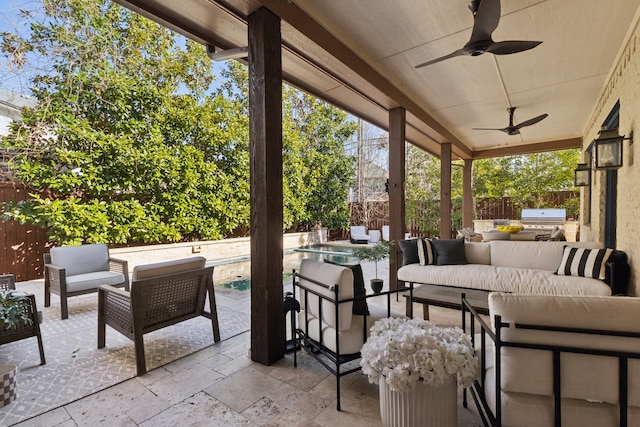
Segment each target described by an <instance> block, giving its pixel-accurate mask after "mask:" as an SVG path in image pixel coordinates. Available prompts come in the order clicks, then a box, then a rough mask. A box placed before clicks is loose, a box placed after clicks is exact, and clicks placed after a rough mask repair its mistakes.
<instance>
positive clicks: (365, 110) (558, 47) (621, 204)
mask: <svg viewBox="0 0 640 427" xmlns="http://www.w3.org/2000/svg"><path fill="white" fill-rule="evenodd" d="M117 2H118V3H120V4H122V5H124V6H126V7H129V8H131V9H132V10H134V11H137V12H139V13H141V14H143V15H145V16H147V17H149V18H151V19H153V20H155V21H157V22H159V23H161V24H163V25H166V26H167V27H169V28H171V29H173V30H175V31H178V32H179V33H181V34H184V35H185V36H187V37H189V38H192V39H194V40H197V41H199V42H200V43H202V44H203V45H206V46H207V48H208V49H209V52H211V55H212V57H214V58H225V57H226V58H227V59H228V58H235V59H238V60H240V61H245V62H246V63H247V64H248V67H249V76H250V83H251V84H250V88H251V89H250V111H251V116H250V134H251V149H250V150H251V212H252V213H251V218H252V221H251V222H252V226H251V236H252V240H251V259H252V266H251V276H252V290H251V296H250V301H246V303H247V304H246V305H245V306H244V308H245V309H246V310H247V313H248V314H250V332H244V333H241V334H240V335H237V336H235V337H233V338H230V339H228V340H225V341H223V342H222V343H220V344H218V345H214V346H211V347H208V348H207V349H205V350H202V351H200V352H197V353H195V354H194V355H191V356H189V357H186V358H184V359H180V360H178V361H176V362H173V363H171V364H169V365H166V366H163V367H161V368H159V369H156V370H153V371H151V372H150V373H149V374H148V375H145V376H143V377H138V378H135V379H131V380H128V381H126V382H124V383H122V384H119V385H117V386H115V387H112V388H109V389H107V390H105V391H103V392H100V393H97V394H95V395H92V396H89V397H87V398H85V399H82V400H79V401H77V402H73V403H70V404H68V405H66V406H65V407H62V408H59V409H56V410H54V411H53V412H50V413H47V414H46V415H43V418H40V419H34V420H32V421H28V422H26V423H24V425H41V424H42V423H45V420H46V424H53V425H56V424H61V425H64V424H66V423H68V424H70V425H73V423H76V424H78V425H89V424H92V423H93V422H95V421H96V419H94V418H92V416H94V415H95V416H96V417H98V419H110V420H113V419H116V417H117V415H115V413H116V412H119V410H120V412H122V413H123V414H125V415H123V417H125V416H126V418H123V424H131V423H133V424H139V425H145V423H146V425H170V424H175V423H177V422H181V423H184V420H185V419H189V418H188V417H189V416H190V414H191V408H192V407H193V406H194V404H195V403H197V402H202V401H209V403H210V405H200V406H206V407H207V408H209V409H208V410H210V411H211V412H207V413H206V414H198V416H202V417H203V419H209V420H211V419H214V420H224V421H220V423H223V422H224V423H227V424H232V425H235V424H239V425H242V424H243V423H244V424H248V423H249V422H254V423H255V424H258V425H269V423H271V424H273V425H279V424H280V423H282V424H284V423H285V422H287V423H289V424H291V423H293V424H304V425H330V424H333V425H335V424H336V423H342V424H344V423H348V425H378V424H379V422H380V421H379V418H378V416H377V415H378V412H377V405H378V400H377V387H376V386H374V385H371V384H368V383H367V382H366V378H364V377H363V376H361V375H354V376H353V379H352V380H353V381H354V382H353V383H352V384H350V386H349V387H345V389H348V391H347V392H346V393H348V395H345V397H346V399H345V402H346V403H345V404H344V406H345V410H343V411H342V412H341V413H339V412H337V411H335V409H334V407H333V403H332V402H331V399H332V398H333V397H332V396H333V385H332V384H331V382H332V377H331V376H330V375H328V374H327V372H326V371H324V370H323V369H322V367H320V366H319V365H314V364H313V362H312V360H311V359H304V362H303V366H301V367H298V368H297V369H294V368H293V367H292V366H291V361H290V359H289V358H288V357H287V356H286V355H285V353H284V338H285V337H284V335H283V334H282V331H283V330H284V319H283V316H282V311H283V303H282V302H283V287H282V286H281V285H282V283H283V275H282V253H283V249H282V237H281V230H282V207H283V196H282V153H281V151H282V150H281V149H282V129H281V85H282V82H283V81H287V82H289V83H290V84H292V85H294V86H296V87H298V88H300V89H302V90H305V91H307V92H309V93H311V94H314V95H316V96H318V97H319V98H321V99H324V100H326V101H328V102H331V103H333V104H335V105H337V106H339V107H341V108H343V109H345V110H346V111H348V112H350V113H352V114H354V115H356V116H358V117H361V118H363V119H365V120H367V121H369V122H371V123H373V124H376V125H377V126H380V127H382V128H383V129H387V130H388V131H389V142H390V144H389V146H390V148H389V208H390V239H391V240H399V239H401V238H403V236H404V230H405V223H404V221H405V212H404V174H405V169H404V167H405V164H404V155H405V154H404V153H405V144H406V143H410V144H413V145H415V146H417V147H420V148H422V149H424V150H426V151H428V152H430V153H432V154H434V155H435V156H437V157H439V158H440V159H441V178H442V188H441V234H442V236H443V237H445V236H447V235H448V233H449V230H450V223H451V191H452V189H451V161H452V160H456V159H461V160H463V161H464V177H463V190H464V204H463V226H464V227H469V226H471V223H472V218H473V212H472V192H471V188H472V186H471V179H472V168H473V161H474V160H476V159H483V158H488V157H496V156H505V155H515V154H526V153H533V152H540V151H552V150H563V149H568V148H580V149H581V150H582V152H583V159H584V161H585V162H586V163H588V164H591V162H592V159H593V157H592V153H593V145H592V141H593V140H595V139H596V138H597V137H598V131H599V130H600V128H601V125H603V124H604V123H607V122H608V120H607V119H608V118H609V117H611V114H614V115H615V116H616V119H617V120H615V123H616V124H617V127H618V129H619V134H620V135H630V134H632V133H633V132H634V130H635V128H636V127H637V126H638V124H637V117H638V114H640V99H638V97H637V96H636V93H637V92H638V87H639V86H640V81H639V80H638V76H639V75H640V72H639V70H640V52H638V51H637V40H638V37H639V36H640V30H639V29H638V22H639V21H640V6H639V5H638V2H637V1H636V0H621V1H619V2H617V3H616V7H615V8H612V7H611V6H610V5H607V4H606V2H602V1H598V0H588V1H554V0H547V1H528V0H521V1H520V0H519V1H516V2H509V3H507V2H503V3H504V4H503V10H502V14H501V20H500V24H499V25H498V27H497V29H496V32H495V33H494V38H495V39H496V40H512V39H515V40H539V41H542V44H541V45H540V46H538V47H535V48H534V49H531V50H529V51H526V52H520V53H517V54H513V55H500V56H497V55H492V54H489V53H485V54H484V55H482V56H481V57H479V58H472V57H459V58H451V59H449V60H446V61H443V62H441V63H437V64H432V65H428V66H426V67H422V68H415V65H417V64H420V63H422V62H424V61H428V60H430V59H434V58H437V57H440V56H442V55H446V54H448V53H451V52H453V51H455V50H456V49H459V48H460V47H461V46H462V45H464V43H466V42H467V41H468V40H469V36H470V33H471V28H472V25H473V17H472V14H471V12H470V11H469V10H468V9H467V5H466V2H464V1H460V2H459V1H455V2H452V1H448V2H436V1H416V0H408V1H405V2H388V1H384V0H373V1H367V2H362V1H357V0H335V1H334V0H331V1H326V2H325V1H323V2H313V1H311V0H293V1H290V0H226V1H223V0H208V1H207V0H185V1H181V2H171V1H164V0H140V1H138V0H135V1H125V0H117ZM473 3H477V2H472V4H473ZM244 48H247V49H246V50H245V49H244ZM236 49H237V50H236ZM513 107H517V112H516V113H515V120H516V123H518V122H524V121H526V120H527V119H530V118H531V117H535V116H538V115H540V114H543V113H545V114H548V115H549V116H548V117H547V118H545V120H544V121H542V122H541V123H539V124H536V125H535V126H529V127H527V128H523V129H522V130H521V132H520V133H519V134H517V135H509V134H507V133H505V132H498V131H489V130H483V131H477V130H473V128H483V127H492V128H494V127H495V128H501V127H503V126H504V125H506V124H507V121H508V114H507V109H508V108H513ZM612 123H613V122H612ZM624 144H625V147H624V159H623V165H622V167H621V168H620V169H617V170H606V171H605V170H596V169H593V170H592V171H591V175H590V177H591V179H590V183H589V186H587V187H582V188H583V190H582V201H581V213H582V214H581V223H580V227H581V238H582V239H583V240H592V241H599V242H605V244H607V245H610V246H613V247H615V248H620V249H622V250H624V251H625V252H626V253H627V254H628V255H629V262H630V265H631V269H632V272H631V274H632V278H631V283H630V294H631V295H633V296H637V295H638V288H637V286H638V285H637V283H638V282H637V278H638V272H637V269H636V268H635V266H634V264H635V263H634V259H635V256H636V255H638V251H639V250H640V249H638V246H637V243H636V241H635V240H636V239H635V234H636V230H637V229H638V228H639V227H640V218H638V217H637V215H636V214H635V211H636V209H637V205H638V203H640V191H638V188H637V187H638V186H640V180H638V177H639V176H640V171H638V169H637V166H636V165H635V164H634V154H635V151H636V149H635V146H636V145H637V144H635V145H634V144H632V143H629V142H628V141H625V142H624ZM396 267H397V266H395V265H393V263H392V264H391V265H390V266H389V270H388V277H389V280H388V283H389V286H391V287H392V288H395V287H396V286H397V280H396V276H395V272H396ZM398 303H399V304H400V306H401V307H402V306H403V304H404V302H403V301H400V302H398ZM438 311H439V309H438ZM450 313H451V312H449V311H446V310H442V312H441V314H442V316H443V317H442V318H440V319H442V320H439V318H438V314H437V313H432V317H433V318H434V320H436V321H442V322H444V323H449V324H451V323H455V322H456V321H455V320H454V321H451V318H450V317H449V316H451V314H450ZM453 316H458V314H457V313H455V312H454V315H453ZM220 375H222V377H221V376H220ZM348 380H349V377H347V381H348ZM260 393H261V394H260ZM257 394H260V395H261V396H262V395H264V396H269V399H268V400H269V402H267V401H261V400H260V399H254V400H251V399H253V398H254V397H256V396H257ZM159 396H162V399H161V400H157V399H156V398H158V397H159ZM220 402H222V404H221V403H220ZM249 402H250V403H249ZM274 402H275V404H274ZM102 403H104V407H105V408H108V409H104V410H103V409H98V407H99V406H98V405H99V404H100V405H102ZM289 405H298V408H301V409H300V410H301V411H303V412H305V413H306V414H309V416H308V417H307V418H304V419H299V418H297V415H296V414H295V411H293V409H292V408H291V407H289ZM305 405H308V406H305ZM472 407H473V405H470V408H472ZM116 408H118V409H116ZM141 408H143V409H144V411H148V412H144V411H142V412H140V411H141ZM229 408H230V409H231V411H229ZM109 410H111V411H113V412H111V413H109V412H108V411H109ZM465 411H466V410H465ZM273 413H275V414H276V415H274V416H273V417H272V418H270V419H271V420H272V421H268V422H266V423H265V422H263V421H261V420H263V419H264V418H262V417H263V416H264V414H273ZM161 414H164V416H162V417H160V418H156V419H155V420H154V418H153V417H154V416H156V415H157V416H160V415H161ZM237 416H242V417H243V418H242V419H241V418H236V417H237ZM135 417H139V418H137V419H136V418H135ZM465 417H467V418H465ZM245 420H249V421H245ZM193 422H194V423H197V422H198V421H197V420H195V419H194V420H193ZM459 423H460V425H476V424H479V420H478V418H477V417H476V416H475V414H473V413H472V412H469V413H467V412H463V411H462V410H461V411H460V413H459Z"/></svg>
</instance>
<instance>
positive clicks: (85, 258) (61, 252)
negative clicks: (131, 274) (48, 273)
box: [50, 244, 122, 283]
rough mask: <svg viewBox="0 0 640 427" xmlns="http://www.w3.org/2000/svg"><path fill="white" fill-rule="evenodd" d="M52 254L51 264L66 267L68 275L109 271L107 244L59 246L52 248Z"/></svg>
mask: <svg viewBox="0 0 640 427" xmlns="http://www.w3.org/2000/svg"><path fill="white" fill-rule="evenodd" d="M50 254H51V264H53V265H55V266H56V267H58V268H64V269H65V274H66V276H67V277H69V276H75V275H77V274H85V273H92V272H96V271H109V249H108V248H107V245H103V244H98V245H79V246H58V247H55V248H51V252H50ZM120 283H122V282H120Z"/></svg>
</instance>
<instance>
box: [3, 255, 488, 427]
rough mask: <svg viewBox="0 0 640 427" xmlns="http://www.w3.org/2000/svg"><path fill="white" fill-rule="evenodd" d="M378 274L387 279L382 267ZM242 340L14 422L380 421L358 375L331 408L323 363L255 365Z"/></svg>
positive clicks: (468, 413) (444, 320)
mask: <svg viewBox="0 0 640 427" xmlns="http://www.w3.org/2000/svg"><path fill="white" fill-rule="evenodd" d="M378 267H379V268H380V265H379V266H378ZM385 267H386V266H385ZM364 271H365V279H368V278H369V277H373V273H372V271H373V265H371V266H365V268H364ZM379 273H380V276H381V277H388V276H386V274H387V273H386V270H384V268H383V269H382V270H381V271H379ZM216 292H218V289H216ZM248 293H249V292H248V291H246V292H245V293H243V294H235V293H233V294H229V295H228V298H229V299H231V300H234V301H236V304H237V305H236V306H235V307H234V308H235V309H237V310H244V311H246V312H249V310H250V303H249V301H250V300H249V298H248V295H244V294H248ZM393 306H394V308H395V309H397V310H399V311H404V301H397V302H396V301H394V302H393ZM430 312H431V318H432V320H433V321H434V322H436V323H439V324H449V325H454V324H459V323H460V319H459V317H460V316H459V313H458V312H457V311H455V310H446V309H440V308H437V307H433V308H431V310H430ZM415 314H416V316H419V315H422V312H421V308H419V307H416V313H415ZM221 327H222V325H221ZM250 337H251V336H250V332H249V331H248V332H244V333H242V334H240V335H237V336H235V337H232V338H229V339H227V340H224V341H222V342H219V343H217V344H214V345H211V346H209V347H207V348H204V349H202V350H200V351H197V352H195V353H193V354H191V355H188V356H186V357H183V358H181V359H178V360H176V361H174V362H171V363H169V364H166V365H164V366H160V367H157V368H155V369H153V370H151V371H149V372H148V373H147V374H146V375H143V376H141V377H135V378H132V379H129V380H126V381H123V382H121V383H118V384H116V385H113V386H111V387H109V388H106V389H104V390H102V391H99V392H96V393H94V394H91V395H89V396H86V397H84V398H82V399H79V400H76V401H74V402H71V403H68V404H65V405H63V406H60V407H58V408H56V409H53V410H51V411H48V412H46V413H43V414H41V415H39V416H36V417H34V418H31V419H28V420H25V421H23V422H21V423H19V424H15V425H17V426H22V427H27V426H61V427H66V426H69V427H70V426H95V425H107V424H108V425H111V426H209V425H216V426H236V425H238V426H240V425H247V426H281V425H282V426H284V425H286V426H309V427H311V426H336V425H340V426H367V427H373V426H379V425H382V423H381V421H380V417H379V401H378V388H377V385H374V384H370V383H369V382H368V381H367V378H366V376H364V375H363V374H361V373H354V374H350V375H348V376H346V377H343V378H342V380H341V385H342V399H341V402H342V411H341V412H338V411H336V408H335V406H336V398H335V378H334V377H333V376H332V375H330V374H329V373H328V371H327V370H326V369H325V368H324V367H323V366H321V365H320V364H319V363H318V362H316V361H315V360H314V359H313V358H311V357H310V356H308V355H306V354H305V353H304V352H299V353H298V367H297V368H294V367H293V355H292V354H287V355H286V356H285V358H283V359H281V360H280V361H278V362H276V363H275V364H273V365H272V366H264V365H261V364H258V363H255V362H253V361H251V359H250V357H249V349H250V339H251V338H250ZM131 345H133V344H131ZM16 402H17V401H16ZM14 403H15V402H14ZM458 406H459V411H458V425H459V426H480V425H481V421H480V418H479V416H478V414H477V411H476V408H475V406H474V404H473V402H472V401H471V399H470V402H469V407H468V408H463V407H462V404H461V399H459V404H458Z"/></svg>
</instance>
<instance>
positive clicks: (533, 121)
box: [516, 114, 549, 129]
mask: <svg viewBox="0 0 640 427" xmlns="http://www.w3.org/2000/svg"><path fill="white" fill-rule="evenodd" d="M547 116H549V115H548V114H540V115H539V116H537V117H534V118H533V119H529V120H525V121H524V122H522V123H520V124H518V125H516V128H517V129H520V128H523V127H525V126H531V125H535V124H536V123H538V122H539V121H541V120H543V119H546V118H547Z"/></svg>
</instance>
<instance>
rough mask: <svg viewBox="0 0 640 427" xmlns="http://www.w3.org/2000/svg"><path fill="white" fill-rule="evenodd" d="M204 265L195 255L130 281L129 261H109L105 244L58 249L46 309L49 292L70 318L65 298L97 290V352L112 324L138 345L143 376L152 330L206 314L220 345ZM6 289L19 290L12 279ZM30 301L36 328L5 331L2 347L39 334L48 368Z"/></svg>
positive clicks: (49, 266) (50, 258) (49, 271)
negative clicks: (146, 336)
mask: <svg viewBox="0 0 640 427" xmlns="http://www.w3.org/2000/svg"><path fill="white" fill-rule="evenodd" d="M205 264H206V259H205V258H204V257H200V256H197V257H191V258H184V259H179V260H173V261H166V262H160V263H155V264H146V265H140V266H136V267H134V269H133V272H132V280H131V283H130V281H129V273H128V268H127V262H126V261H122V260H117V259H114V258H111V257H109V250H108V248H107V246H106V245H101V244H96V245H93V244H89V245H80V246H62V247H56V248H53V249H52V250H51V253H50V254H46V255H45V280H44V282H45V289H44V292H45V307H49V306H50V304H51V293H54V294H57V295H59V296H60V315H61V318H62V319H63V320H64V319H68V317H69V313H68V304H67V298H69V297H71V296H76V295H82V294H87V293H91V292H98V331H97V346H98V348H103V347H105V344H106V339H105V338H106V325H109V326H111V327H112V328H113V329H114V330H116V331H118V332H120V333H121V334H123V335H124V336H126V337H127V338H129V339H130V340H132V341H133V342H134V346H135V355H136V368H137V374H138V375H143V374H144V373H146V363H145V352H144V340H143V336H144V335H145V334H147V333H149V332H152V331H155V330H158V329H161V328H165V327H167V326H171V325H174V324H176V323H179V322H183V321H185V320H188V319H192V318H194V317H198V316H204V317H206V318H208V319H210V320H211V327H212V331H213V337H214V342H218V341H220V329H219V325H218V316H217V311H216V300H215V293H214V289H213V267H207V266H206V265H205ZM3 283H7V284H6V285H5V284H3ZM5 286H7V287H12V288H13V289H15V283H14V282H13V276H11V281H9V280H8V279H6V278H5V277H4V276H2V277H0V287H5ZM121 288H124V289H121ZM28 298H29V301H30V304H28V306H25V310H29V313H30V315H32V319H33V320H34V321H33V324H32V325H24V326H21V327H19V328H18V329H17V330H15V331H2V333H1V334H0V344H4V343H6V342H11V341H15V340H17V339H22V338H27V337H31V336H37V338H38V345H39V349H40V358H41V364H44V363H45V356H44V347H43V343H42V336H41V334H40V328H39V323H38V316H37V309H36V303H35V296H34V295H28ZM206 301H208V310H206V309H205V303H206Z"/></svg>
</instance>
